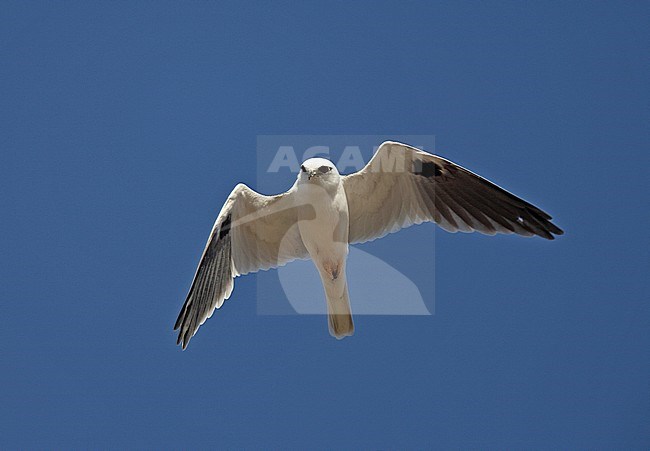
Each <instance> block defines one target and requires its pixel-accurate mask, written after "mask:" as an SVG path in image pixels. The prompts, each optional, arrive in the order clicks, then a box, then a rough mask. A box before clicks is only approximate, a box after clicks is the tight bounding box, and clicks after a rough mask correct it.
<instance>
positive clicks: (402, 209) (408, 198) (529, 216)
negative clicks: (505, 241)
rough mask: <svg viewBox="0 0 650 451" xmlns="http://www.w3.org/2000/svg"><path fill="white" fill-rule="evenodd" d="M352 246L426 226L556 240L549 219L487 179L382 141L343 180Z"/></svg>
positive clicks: (425, 154)
mask: <svg viewBox="0 0 650 451" xmlns="http://www.w3.org/2000/svg"><path fill="white" fill-rule="evenodd" d="M343 186H344V188H345V194H346V196H347V200H348V210H349V214H350V232H349V242H350V243H363V242H365V241H370V240H374V239H376V238H380V237H382V236H384V235H386V234H388V233H391V232H396V231H397V230H400V229H402V228H404V227H408V226H411V225H413V224H420V223H422V222H427V221H432V222H436V223H437V224H438V225H440V227H442V228H443V229H445V230H447V231H449V232H457V231H461V232H473V231H478V232H481V233H485V234H487V235H494V234H496V233H516V234H518V235H523V236H531V235H538V236H541V237H542V238H546V239H549V240H552V239H553V238H554V237H553V234H556V235H561V234H562V233H563V232H562V230H561V229H560V228H559V227H557V226H556V225H555V224H553V223H552V222H551V216H549V215H548V214H547V213H545V212H543V211H542V210H540V209H539V208H537V207H535V206H534V205H531V204H529V203H528V202H526V201H525V200H523V199H521V198H519V197H517V196H515V195H514V194H511V193H509V192H508V191H506V190H504V189H503V188H501V187H499V186H497V185H495V184H494V183H492V182H490V181H489V180H486V179H484V178H483V177H481V176H479V175H477V174H474V173H473V172H471V171H469V170H467V169H465V168H463V167H461V166H459V165H457V164H455V163H453V162H451V161H449V160H445V159H444V158H441V157H439V156H436V155H432V154H430V153H428V152H424V151H422V150H419V149H416V148H414V147H411V146H408V145H406V144H401V143H398V142H391V141H387V142H385V143H383V144H382V145H381V146H380V147H379V149H377V152H376V153H375V155H374V156H373V157H372V159H371V160H370V161H369V162H368V164H367V165H366V166H365V167H364V168H363V169H362V170H360V171H359V172H356V173H354V174H350V175H347V176H345V177H343Z"/></svg>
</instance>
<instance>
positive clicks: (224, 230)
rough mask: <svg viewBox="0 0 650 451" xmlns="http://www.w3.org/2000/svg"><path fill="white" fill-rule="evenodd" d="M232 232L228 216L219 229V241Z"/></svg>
mask: <svg viewBox="0 0 650 451" xmlns="http://www.w3.org/2000/svg"><path fill="white" fill-rule="evenodd" d="M229 232H230V215H228V216H226V217H225V218H224V220H223V222H222V223H221V226H220V227H219V239H221V238H223V237H224V236H226V235H228V233H229Z"/></svg>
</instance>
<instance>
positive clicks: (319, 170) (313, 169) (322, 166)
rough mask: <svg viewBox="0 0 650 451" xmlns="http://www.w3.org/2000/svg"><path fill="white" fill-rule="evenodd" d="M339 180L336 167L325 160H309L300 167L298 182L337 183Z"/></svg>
mask: <svg viewBox="0 0 650 451" xmlns="http://www.w3.org/2000/svg"><path fill="white" fill-rule="evenodd" d="M339 178H340V174H339V171H338V170H337V169H336V165H335V164H334V163H332V162H331V161H329V160H326V159H325V158H310V159H309V160H306V161H305V162H304V163H303V164H302V165H301V166H300V173H299V174H298V180H299V181H302V182H315V183H338V182H339Z"/></svg>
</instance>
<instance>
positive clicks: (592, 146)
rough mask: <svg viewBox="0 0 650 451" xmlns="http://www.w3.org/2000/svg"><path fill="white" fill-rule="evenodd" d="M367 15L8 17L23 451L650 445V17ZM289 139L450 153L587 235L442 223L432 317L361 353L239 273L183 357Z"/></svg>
mask: <svg viewBox="0 0 650 451" xmlns="http://www.w3.org/2000/svg"><path fill="white" fill-rule="evenodd" d="M350 3H352V4H348V3H347V2H320V3H318V2H274V3H259V4H258V3H250V2H244V3H240V2H193V3H180V2H178V3H165V2H155V3H152V2H122V3H119V2H108V3H98V2H3V3H2V8H0V55H1V60H2V63H1V64H0V80H1V83H0V123H1V124H2V126H1V128H0V130H1V132H0V149H1V154H0V155H1V156H0V190H1V191H0V192H1V195H0V208H1V211H2V233H1V234H0V255H1V258H0V276H1V280H2V283H1V284H0V294H1V297H2V303H1V308H2V314H1V316H0V318H1V321H2V327H0V356H1V362H2V363H1V365H2V367H1V368H2V371H0V423H1V424H2V433H1V434H0V446H2V447H5V448H6V447H19V446H21V447H28V448H31V447H66V448H69V447H73V448H79V447H129V448H142V447H150V448H180V447H208V446H222V447H246V448H259V447H275V448H294V447H295V448H307V447H309V448H313V447H317V448H334V447H336V448H339V447H342V448H359V447H363V448H423V447H441V448H449V447H463V448H464V447H491V448H504V447H510V448H518V447H527V448H530V447H535V448H553V447H562V448H576V447H580V448H613V447H617V448H647V447H649V446H650V429H649V428H648V422H649V421H650V385H649V383H648V381H649V380H650V353H649V352H648V347H649V344H650V307H649V306H648V288H649V287H648V269H649V264H650V259H649V256H648V249H649V246H648V244H649V243H648V232H647V230H646V228H647V224H648V219H649V218H648V216H649V215H648V210H647V206H648V191H649V187H648V179H649V178H648V175H647V172H648V164H649V163H650V161H649V160H650V158H649V155H648V151H649V150H650V134H649V132H648V119H649V107H648V105H649V104H650V96H649V88H648V79H649V78H650V70H649V69H650V67H649V65H650V64H649V62H648V49H649V48H650V39H649V32H648V27H647V23H648V19H649V18H650V17H649V16H650V4H649V3H648V2H570V3H567V2H535V3H532V2H525V3H522V2H444V3H430V2H426V3H425V2H421V3H417V2H350ZM276 134H279V135H280V134H284V135H294V134H323V135H328V134H355V135H357V134H362V135H372V134H378V135H391V134H395V135H406V134H424V135H435V137H436V150H437V151H438V152H439V153H440V154H441V155H443V156H445V157H447V158H449V159H451V160H453V161H456V162H458V163H460V164H463V165H465V166H467V167H469V168H471V169H472V170H474V171H476V172H478V173H480V174H482V175H484V176H486V177H488V178H490V179H492V180H494V181H495V182H497V183H499V184H500V185H502V186H504V187H507V188H508V189H510V190H512V191H513V192H515V193H517V194H518V195H520V196H523V197H525V198H526V199H527V200H529V201H531V202H533V203H535V204H536V205H538V206H540V207H541V208H543V209H545V210H547V211H549V212H550V213H551V214H552V215H553V216H554V218H555V219H556V220H557V223H558V224H559V225H560V226H561V227H563V228H564V229H565V230H566V235H565V236H563V237H560V238H559V239H558V240H556V241H555V242H548V241H545V240H541V239H524V238H519V237H513V236H500V237H485V236H481V235H466V234H455V235H452V234H447V233H443V232H439V231H436V233H435V269H434V268H433V267H432V266H433V265H428V264H424V262H426V259H425V258H422V260H421V261H422V262H423V264H421V265H420V266H418V267H416V268H415V269H414V273H413V274H412V277H413V278H415V279H418V278H419V279H426V278H428V277H434V276H435V315H433V316H422V317H405V316H360V317H357V318H356V326H357V332H356V335H355V336H354V337H352V338H351V339H346V340H343V341H341V342H337V341H336V340H333V339H332V338H331V337H329V335H328V333H327V331H326V326H325V320H324V318H323V317H320V316H298V315H293V316H265V315H258V314H257V310H256V296H257V291H256V282H255V278H254V277H247V278H242V279H238V280H237V287H236V290H235V292H234V295H233V298H231V300H229V301H228V302H227V303H226V305H225V306H224V308H223V309H222V310H221V311H219V312H217V314H215V315H214V316H213V318H212V319H211V320H210V321H209V322H208V323H206V324H205V325H204V327H202V328H201V330H200V332H199V334H198V335H197V336H196V337H195V338H194V340H193V341H192V343H191V345H190V347H189V348H188V350H187V351H185V352H181V351H180V349H179V348H177V347H176V346H175V335H174V334H173V332H172V329H171V328H172V325H173V323H174V320H175V319H176V315H177V313H178V309H179V308H180V306H181V304H182V301H183V298H184V295H185V293H186V290H187V288H188V287H189V283H190V281H191V277H192V275H193V272H194V269H195V265H196V262H197V259H198V257H199V256H200V253H201V250H202V247H203V245H204V240H205V238H206V236H207V233H208V231H209V229H210V227H211V225H212V222H213V220H214V218H215V216H216V214H217V213H218V211H219V209H220V207H221V205H222V202H223V200H224V199H225V197H226V196H227V194H228V193H229V192H230V190H231V189H232V187H233V186H234V185H235V184H236V183H238V182H244V183H247V184H249V185H251V186H253V187H254V186H255V185H256V139H257V136H258V135H276ZM291 183H292V179H291V178H290V177H287V181H286V185H287V186H289V185H290V184H291ZM424 230H430V231H431V233H434V232H433V230H434V227H433V226H431V225H429V226H428V229H424ZM410 233H415V234H417V233H421V232H420V230H419V228H418V230H415V231H405V232H402V234H406V235H404V236H403V237H402V238H401V239H403V240H406V242H412V239H411V238H410V237H412V236H414V235H409V234H410ZM402 234H398V235H394V236H391V237H389V238H387V239H386V240H383V241H381V242H377V243H372V244H370V245H366V246H365V247H364V250H368V251H369V252H372V251H373V247H372V246H375V245H376V246H384V247H386V246H387V247H389V248H390V247H391V246H392V247H394V248H395V249H397V248H398V247H399V245H400V243H403V242H404V241H400V235H402ZM418 251H421V252H422V250H421V249H413V250H412V252H411V253H404V254H403V256H402V257H401V258H402V259H403V260H404V262H407V261H413V260H417V259H419V258H420V257H419V256H418ZM398 263H399V262H398ZM309 289H313V290H315V291H316V292H318V293H319V295H320V290H321V287H320V286H314V287H310V288H309ZM269 295H273V296H282V293H281V292H278V293H270V294H269ZM353 308H354V300H353Z"/></svg>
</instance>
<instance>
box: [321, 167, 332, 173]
mask: <svg viewBox="0 0 650 451" xmlns="http://www.w3.org/2000/svg"><path fill="white" fill-rule="evenodd" d="M318 170H319V171H320V172H322V173H323V174H325V173H326V172H329V171H331V170H332V168H331V167H329V166H321V167H320V168H318Z"/></svg>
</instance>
